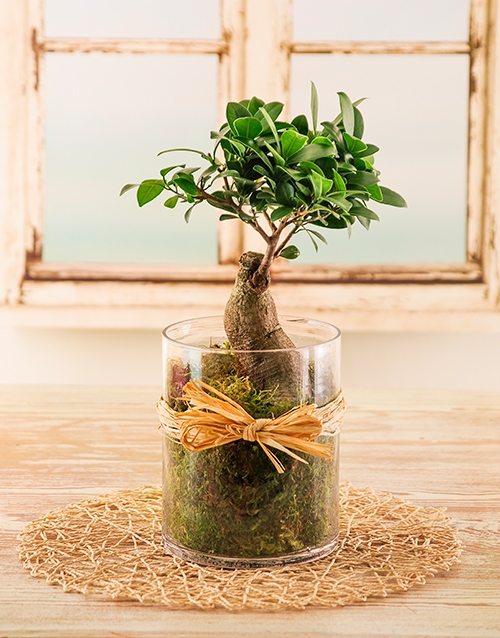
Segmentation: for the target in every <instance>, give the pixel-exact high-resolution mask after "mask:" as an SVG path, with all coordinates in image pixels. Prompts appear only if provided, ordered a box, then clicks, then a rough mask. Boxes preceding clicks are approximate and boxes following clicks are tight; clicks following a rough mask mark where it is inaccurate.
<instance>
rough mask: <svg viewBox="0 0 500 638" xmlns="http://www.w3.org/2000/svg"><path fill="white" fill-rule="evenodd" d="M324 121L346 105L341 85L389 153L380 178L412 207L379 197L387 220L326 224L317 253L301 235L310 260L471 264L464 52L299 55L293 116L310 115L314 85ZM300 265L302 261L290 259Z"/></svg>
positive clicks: (371, 137) (382, 157)
mask: <svg viewBox="0 0 500 638" xmlns="http://www.w3.org/2000/svg"><path fill="white" fill-rule="evenodd" d="M311 80H312V81H314V82H315V84H316V86H317V88H318V93H319V99H320V118H321V119H320V121H323V120H325V119H333V117H335V116H336V115H337V113H338V112H339V105H338V96H337V91H344V92H346V93H347V94H348V95H349V97H350V98H351V99H352V100H357V99H359V98H363V97H366V98H368V99H367V100H366V101H365V102H363V104H362V106H361V107H360V108H361V110H362V113H363V116H364V118H365V125H366V126H365V134H364V136H363V139H364V140H365V141H366V142H369V143H373V144H376V145H377V146H379V147H380V149H381V150H380V152H379V153H377V155H376V156H375V159H376V161H375V167H376V168H378V170H380V171H381V184H383V185H387V186H388V187H389V188H392V189H393V190H396V191H397V192H398V193H401V194H402V195H403V196H404V197H405V199H406V200H407V202H408V206H409V207H408V209H400V208H392V207H389V206H382V205H378V206H377V205H376V203H375V202H374V203H372V202H370V208H372V209H373V210H375V212H377V214H379V216H380V218H381V221H380V222H373V223H372V225H371V228H370V230H369V231H366V230H365V229H364V228H363V227H362V226H361V225H360V224H355V225H354V226H353V229H352V237H351V238H350V239H348V237H347V232H346V231H345V230H340V231H327V232H326V233H325V236H326V238H327V240H328V246H324V245H323V244H321V246H320V248H319V253H317V254H316V253H315V251H314V248H313V246H312V244H311V242H310V240H309V239H308V238H307V236H305V234H302V236H300V235H299V240H297V242H295V243H296V244H297V246H298V247H299V248H300V250H301V252H302V256H303V258H302V259H301V260H299V261H301V262H302V263H304V262H309V263H313V262H314V263H326V262H340V263H342V262H344V263H402V262H416V263H418V262H421V263H422V262H426V263H430V262H436V263H439V262H441V263H443V262H462V261H464V260H465V256H466V255H465V230H466V180H467V111H468V57H467V56H465V55H464V56H460V55H376V56H375V55H372V56H370V55H294V56H292V72H291V110H290V113H291V114H292V115H296V114H298V113H305V114H308V113H309V97H308V95H309V83H310V81H311ZM291 263H293V262H291Z"/></svg>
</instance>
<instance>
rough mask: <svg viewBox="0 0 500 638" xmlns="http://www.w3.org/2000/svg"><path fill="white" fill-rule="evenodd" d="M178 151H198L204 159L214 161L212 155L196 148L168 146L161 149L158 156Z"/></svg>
mask: <svg viewBox="0 0 500 638" xmlns="http://www.w3.org/2000/svg"><path fill="white" fill-rule="evenodd" d="M176 151H185V152H187V153H197V154H198V155H201V156H202V157H203V159H205V160H207V162H213V159H212V158H211V157H210V155H207V154H206V153H204V152H203V151H197V150H196V149H195V148H167V149H166V150H165V151H160V152H159V153H158V157H159V156H160V155H165V153H175V152H176Z"/></svg>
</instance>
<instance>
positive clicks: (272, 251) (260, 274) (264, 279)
mask: <svg viewBox="0 0 500 638" xmlns="http://www.w3.org/2000/svg"><path fill="white" fill-rule="evenodd" d="M279 237H280V236H279V234H277V233H276V234H274V235H272V236H271V237H269V238H268V239H269V241H268V244H267V249H266V252H265V253H264V256H263V257H262V261H261V262H260V264H259V267H258V268H257V270H256V271H255V273H254V275H253V277H252V284H253V287H254V288H255V290H256V291H257V292H260V293H263V292H265V291H266V290H267V289H268V288H269V286H270V284H271V266H272V263H273V261H274V260H275V259H276V244H277V243H278V241H279Z"/></svg>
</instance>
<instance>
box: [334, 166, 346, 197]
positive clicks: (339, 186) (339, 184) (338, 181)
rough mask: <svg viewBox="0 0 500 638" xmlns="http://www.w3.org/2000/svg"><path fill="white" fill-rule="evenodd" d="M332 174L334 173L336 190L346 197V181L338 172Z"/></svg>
mask: <svg viewBox="0 0 500 638" xmlns="http://www.w3.org/2000/svg"><path fill="white" fill-rule="evenodd" d="M332 173H333V183H334V184H335V190H337V191H338V192H339V193H342V195H345V194H346V185H345V182H344V180H343V179H342V177H341V175H339V173H337V171H332Z"/></svg>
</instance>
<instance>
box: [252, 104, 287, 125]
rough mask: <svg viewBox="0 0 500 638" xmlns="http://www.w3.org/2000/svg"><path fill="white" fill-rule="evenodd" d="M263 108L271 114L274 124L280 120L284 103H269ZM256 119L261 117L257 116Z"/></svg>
mask: <svg viewBox="0 0 500 638" xmlns="http://www.w3.org/2000/svg"><path fill="white" fill-rule="evenodd" d="M262 108H264V109H265V110H266V112H267V113H268V114H269V116H270V117H271V119H272V120H273V122H276V120H277V119H278V117H279V115H280V113H281V111H282V110H283V103H282V102H268V103H267V104H264V106H263V107H262ZM259 112H260V111H259ZM256 117H259V115H258V114H257V116H256Z"/></svg>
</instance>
